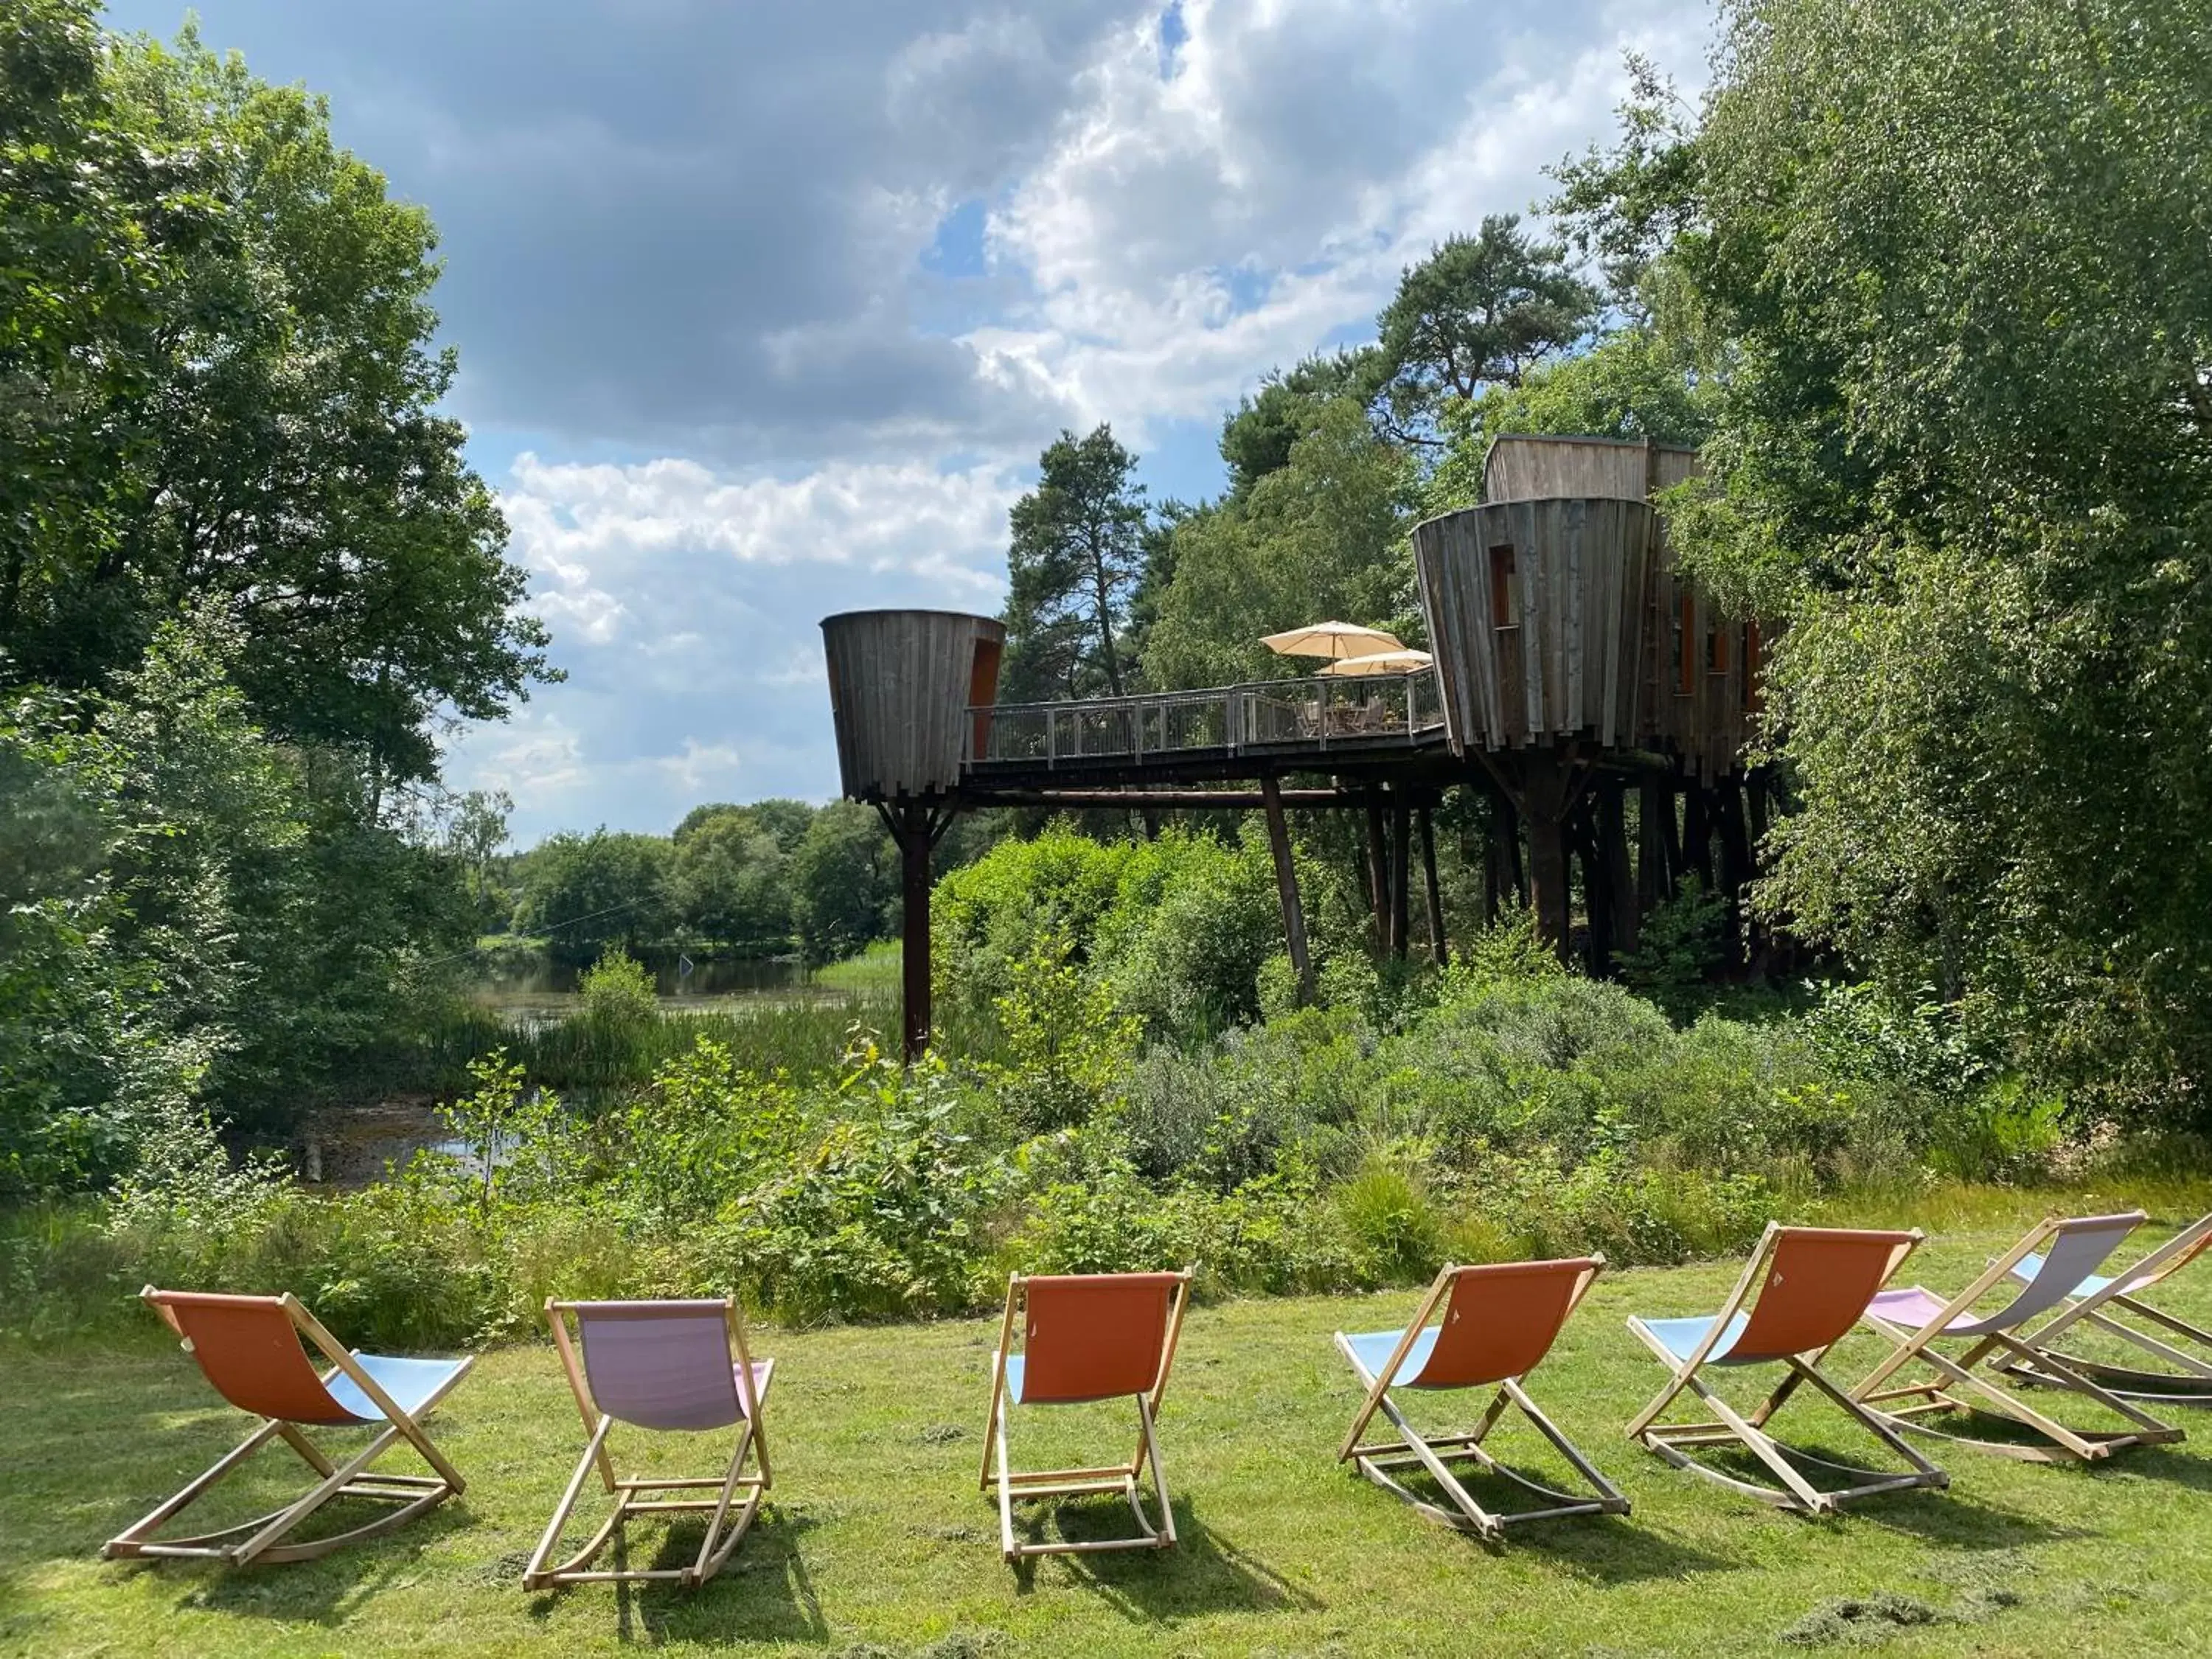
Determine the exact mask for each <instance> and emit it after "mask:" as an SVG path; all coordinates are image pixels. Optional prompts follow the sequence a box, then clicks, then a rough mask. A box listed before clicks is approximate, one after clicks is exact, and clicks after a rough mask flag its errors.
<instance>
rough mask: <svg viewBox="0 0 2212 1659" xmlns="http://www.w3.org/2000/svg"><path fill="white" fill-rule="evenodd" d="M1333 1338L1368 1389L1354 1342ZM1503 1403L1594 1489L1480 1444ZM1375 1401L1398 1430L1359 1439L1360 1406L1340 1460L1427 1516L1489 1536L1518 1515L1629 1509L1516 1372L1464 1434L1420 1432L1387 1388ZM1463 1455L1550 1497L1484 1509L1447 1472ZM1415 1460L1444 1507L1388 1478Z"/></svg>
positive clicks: (1495, 1537)
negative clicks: (1530, 1473) (1545, 1477)
mask: <svg viewBox="0 0 2212 1659" xmlns="http://www.w3.org/2000/svg"><path fill="white" fill-rule="evenodd" d="M1336 1346H1337V1348H1338V1350H1339V1352H1341V1353H1342V1354H1343V1355H1344V1357H1345V1358H1346V1359H1348V1360H1350V1361H1351V1362H1352V1370H1354V1372H1355V1373H1356V1374H1357V1375H1358V1376H1359V1377H1360V1378H1361V1379H1362V1380H1363V1381H1364V1382H1365V1383H1367V1385H1368V1387H1369V1388H1370V1389H1372V1388H1373V1387H1374V1379H1373V1377H1372V1376H1369V1374H1368V1372H1367V1370H1366V1368H1365V1367H1364V1366H1363V1365H1362V1364H1360V1362H1359V1358H1358V1355H1357V1354H1355V1353H1354V1352H1352V1345H1351V1344H1350V1343H1349V1342H1347V1341H1346V1340H1345V1339H1344V1338H1343V1337H1342V1336H1341V1335H1340V1336H1339V1337H1338V1338H1337V1344H1336ZM1508 1406H1511V1407H1515V1408H1516V1409H1517V1410H1518V1411H1519V1412H1520V1413H1521V1414H1522V1416H1523V1417H1525V1418H1527V1419H1528V1421H1529V1422H1530V1423H1532V1424H1534V1425H1535V1427H1536V1430H1537V1431H1538V1432H1539V1433H1541V1435H1542V1436H1543V1437H1545V1438H1546V1439H1547V1440H1548V1441H1550V1442H1551V1443H1552V1444H1553V1447H1554V1448H1555V1449H1557V1450H1558V1451H1559V1455H1561V1456H1562V1457H1564V1458H1565V1459H1566V1460H1567V1462H1570V1463H1571V1464H1572V1465H1574V1468H1575V1472H1576V1473H1577V1474H1579V1475H1581V1476H1582V1478H1583V1480H1587V1481H1588V1482H1589V1484H1590V1486H1592V1487H1593V1488H1595V1491H1596V1492H1597V1494H1598V1495H1597V1496H1596V1497H1595V1498H1585V1497H1578V1496H1577V1495H1576V1494H1575V1493H1573V1492H1559V1491H1556V1490H1554V1489H1553V1488H1552V1487H1550V1486H1541V1485H1539V1484H1538V1483H1537V1482H1535V1481H1534V1480H1528V1478H1527V1477H1526V1476H1523V1475H1521V1474H1516V1473H1515V1472H1514V1471H1513V1470H1511V1469H1510V1468H1506V1467H1505V1465H1504V1464H1503V1463H1501V1462H1498V1460H1497V1459H1496V1458H1494V1457H1492V1455H1490V1453H1489V1452H1488V1451H1487V1450H1486V1449H1484V1447H1483V1440H1484V1438H1485V1437H1486V1436H1487V1435H1488V1434H1489V1433H1490V1431H1492V1429H1494V1428H1495V1427H1497V1426H1498V1420H1499V1419H1501V1418H1502V1417H1504V1414H1505V1410H1506V1407H1508ZM1373 1409H1374V1410H1375V1411H1378V1412H1380V1413H1383V1416H1384V1417H1386V1418H1388V1419H1389V1420H1390V1424H1391V1426H1392V1427H1394V1428H1395V1429H1396V1430H1397V1431H1398V1433H1399V1435H1400V1438H1399V1439H1396V1440H1390V1441H1373V1442H1361V1441H1360V1439H1359V1436H1360V1435H1361V1433H1362V1432H1364V1430H1365V1429H1366V1427H1367V1424H1368V1422H1369V1420H1370V1414H1369V1413H1363V1414H1362V1415H1361V1417H1360V1418H1359V1419H1358V1420H1357V1421H1355V1422H1354V1423H1353V1425H1352V1434H1351V1437H1350V1438H1349V1439H1348V1440H1347V1441H1346V1445H1345V1449H1344V1450H1343V1451H1341V1452H1340V1453H1339V1454H1338V1461H1339V1462H1345V1461H1346V1460H1349V1461H1350V1462H1352V1465H1353V1467H1354V1468H1357V1469H1358V1471H1359V1472H1360V1474H1364V1475H1365V1476H1366V1477H1367V1478H1368V1479H1369V1480H1372V1481H1373V1482H1374V1483H1375V1484H1376V1486H1381V1487H1383V1489H1384V1490H1385V1491H1387V1492H1395V1493H1396V1494H1397V1495H1398V1496H1399V1497H1401V1498H1404V1499H1405V1500H1406V1501H1407V1503H1408V1504H1412V1505H1413V1507H1414V1509H1416V1510H1419V1512H1420V1513H1421V1514H1422V1515H1424V1516H1427V1517H1428V1518H1429V1519H1430V1520H1431V1521H1435V1522H1440V1523H1442V1524H1443V1525H1444V1526H1447V1527H1456V1528H1460V1529H1461V1530H1462V1531H1464V1532H1472V1533H1474V1534H1476V1535H1477V1536H1478V1537H1480V1538H1483V1539H1485V1540H1487V1541H1491V1542H1492V1543H1495V1542H1497V1541H1499V1540H1501V1539H1503V1538H1504V1536H1505V1529H1506V1528H1508V1527H1510V1526H1517V1525H1518V1524H1520V1523H1521V1522H1524V1521H1549V1520H1554V1519H1557V1518H1558V1517H1559V1516H1569V1515H1626V1514H1627V1513H1628V1509H1629V1505H1628V1499H1627V1498H1626V1497H1625V1496H1623V1495H1622V1493H1621V1492H1620V1489H1619V1488H1617V1487H1616V1486H1613V1483H1612V1482H1611V1481H1610V1480H1607V1479H1606V1478H1605V1476H1604V1475H1603V1474H1600V1473H1599V1472H1598V1470H1597V1468H1595V1466H1594V1465H1593V1464H1592V1463H1591V1462H1590V1461H1589V1459H1588V1458H1586V1457H1584V1456H1583V1454H1582V1452H1581V1451H1580V1449H1577V1447H1576V1445H1575V1443H1573V1442H1572V1441H1571V1440H1569V1439H1568V1438H1567V1437H1566V1436H1565V1435H1564V1434H1563V1433H1561V1432H1560V1431H1559V1427H1558V1425H1555V1424H1553V1421H1552V1420H1551V1419H1549V1418H1548V1417H1547V1416H1545V1415H1544V1413H1542V1412H1541V1411H1540V1410H1539V1409H1537V1406H1536V1402H1535V1401H1533V1400H1531V1399H1529V1397H1528V1393H1527V1391H1526V1390H1524V1389H1522V1386H1521V1383H1520V1381H1519V1379H1518V1378H1515V1377H1508V1378H1506V1379H1505V1380H1504V1382H1503V1383H1500V1384H1499V1385H1498V1392H1497V1393H1496V1394H1495V1395H1492V1397H1491V1401H1490V1405H1489V1408H1488V1409H1487V1410H1486V1411H1485V1412H1484V1413H1483V1414H1482V1419H1481V1420H1480V1422H1478V1423H1477V1424H1476V1425H1475V1426H1474V1428H1473V1429H1471V1430H1469V1431H1468V1432H1467V1433H1465V1434H1454V1435H1436V1436H1429V1437H1424V1436H1423V1435H1421V1434H1420V1433H1419V1431H1417V1430H1416V1429H1415V1428H1414V1427H1413V1425H1412V1424H1410V1423H1408V1422H1407V1420H1406V1418H1405V1414H1404V1413H1401V1411H1400V1410H1399V1409H1398V1406H1397V1402H1396V1401H1394V1400H1392V1399H1391V1397H1390V1395H1389V1392H1388V1391H1387V1390H1385V1391H1384V1392H1383V1393H1381V1394H1379V1395H1376V1396H1374V1405H1373ZM1461 1460H1468V1461H1472V1462H1474V1463H1476V1464H1477V1465H1479V1466H1480V1468H1482V1469H1483V1470H1484V1471H1485V1472H1486V1473H1488V1474H1497V1475H1503V1476H1504V1478H1505V1479H1506V1480H1510V1481H1512V1482H1513V1483H1514V1484H1515V1485H1516V1486H1520V1487H1522V1488H1523V1489H1524V1490H1526V1491H1528V1492H1534V1493H1535V1494H1536V1495H1537V1496H1538V1497H1539V1498H1548V1499H1549V1500H1551V1501H1550V1502H1549V1503H1547V1504H1544V1505H1542V1506H1541V1507H1539V1508H1536V1509H1532V1510H1515V1511H1513V1512H1511V1513H1510V1514H1498V1513H1494V1512H1492V1510H1486V1509H1485V1508H1483V1506H1482V1505H1481V1504H1479V1503H1477V1502H1476V1501H1475V1500H1474V1496H1473V1495H1472V1494H1471V1493H1470V1492H1468V1490H1467V1488H1466V1486H1463V1485H1462V1483H1461V1482H1460V1480H1459V1479H1458V1477H1456V1476H1455V1475H1454V1474H1452V1472H1451V1468H1450V1467H1449V1466H1450V1464H1451V1463H1452V1462H1456V1461H1461ZM1415 1467H1419V1468H1422V1469H1424V1470H1425V1471H1426V1472H1427V1474H1428V1476H1429V1478H1430V1479H1431V1480H1434V1481H1435V1482H1436V1483H1437V1486H1440V1487H1441V1488H1443V1492H1444V1495H1445V1496H1446V1497H1447V1498H1449V1499H1450V1500H1451V1502H1452V1505H1453V1507H1452V1508H1450V1509H1445V1508H1444V1507H1443V1506H1442V1505H1441V1504H1431V1503H1430V1502H1429V1501H1428V1500H1427V1499H1425V1498H1422V1497H1420V1496H1419V1494H1417V1493H1415V1492H1412V1491H1411V1490H1409V1489H1408V1488H1407V1486H1405V1485H1404V1484H1403V1483H1401V1481H1399V1480H1395V1479H1394V1478H1393V1477H1392V1475H1391V1474H1390V1473H1389V1472H1390V1471H1391V1470H1393V1469H1407V1468H1415Z"/></svg>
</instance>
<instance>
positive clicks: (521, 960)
mask: <svg viewBox="0 0 2212 1659" xmlns="http://www.w3.org/2000/svg"><path fill="white" fill-rule="evenodd" d="M635 954H636V956H637V959H638V960H639V961H640V962H641V963H643V964H644V966H645V970H646V972H647V973H648V974H650V975H653V990H654V991H655V992H656V993H658V994H659V996H660V997H661V998H662V1000H664V1001H665V1002H666V1003H667V1004H668V1006H669V1012H671V1013H674V1012H703V1011H705V1010H708V1009H710V1008H727V1007H731V1006H734V1005H737V1004H740V1003H762V1002H783V1001H793V1000H812V999H814V998H817V997H829V996H836V995H839V994H841V993H839V992H836V991H834V990H832V989H831V988H830V987H827V986H823V985H821V984H818V983H817V981H816V980H815V978H814V975H813V974H812V973H811V971H810V970H809V969H807V967H806V965H805V963H802V962H800V961H799V959H798V958H797V957H745V958H738V957H700V958H695V957H692V956H690V955H689V954H688V953H686V952H684V951H666V950H646V951H637V952H636V953H635ZM587 965H588V964H586V963H574V962H568V961H562V960H560V959H558V958H556V957H552V956H550V955H549V954H547V953H546V952H544V951H538V952H534V953H532V954H527V955H525V954H520V953H517V952H511V951H510V952H501V953H498V954H495V955H490V956H488V957H486V959H485V965H484V969H483V973H482V975H480V976H479V977H478V979H477V983H476V985H475V986H474V987H473V988H472V989H471V992H470V994H471V996H472V997H473V998H474V999H475V1000H477V1001H478V1002H480V1003H483V1005H484V1006H487V1007H491V1008H496V1009H498V1010H500V1011H501V1012H503V1013H505V1014H507V1015H508V1016H509V1017H510V1018H513V1019H514V1020H516V1021H517V1022H518V1023H521V1024H537V1023H539V1022H542V1021H544V1020H550V1019H558V1018H561V1017H562V1016H563V1015H565V1014H568V1013H571V1012H574V1010H575V1007H576V1006H577V1003H578V1001H579V997H580V994H579V992H578V990H577V986H578V984H579V982H580V981H581V980H582V979H583V976H584V973H585V970H586V967H587Z"/></svg>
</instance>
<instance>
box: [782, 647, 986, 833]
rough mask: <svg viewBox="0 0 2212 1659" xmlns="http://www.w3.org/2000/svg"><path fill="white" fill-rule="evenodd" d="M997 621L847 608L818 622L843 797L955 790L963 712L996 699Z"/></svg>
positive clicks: (963, 739) (965, 730) (964, 734)
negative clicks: (826, 673) (826, 666)
mask: <svg viewBox="0 0 2212 1659" xmlns="http://www.w3.org/2000/svg"><path fill="white" fill-rule="evenodd" d="M1005 646H1006V627H1005V624H1003V623H999V622H996V621H994V620H993V619H992V618H991V617H971V616H969V615H967V614H966V613H964V612H962V611H846V612H844V613H843V614H842V615H840V616H836V617H823V619H822V649H823V656H824V658H825V659H827V660H828V663H829V708H830V713H831V714H832V716H833V717H834V719H835V720H836V726H837V769H838V772H839V774H840V775H841V776H842V781H843V786H844V791H845V793H846V795H847V797H848V798H849V799H854V800H884V801H888V800H896V799H900V798H901V797H907V798H911V799H923V798H927V797H931V796H942V795H946V794H950V793H952V791H953V790H955V789H957V787H959V783H960V758H961V754H962V751H963V748H964V747H965V745H966V743H967V740H968V736H969V714H968V710H969V708H970V707H971V706H973V707H981V706H984V705H987V704H989V703H992V702H996V701H997V699H998V694H999V658H1000V653H1001V652H1002V651H1003V650H1004V648H1005Z"/></svg>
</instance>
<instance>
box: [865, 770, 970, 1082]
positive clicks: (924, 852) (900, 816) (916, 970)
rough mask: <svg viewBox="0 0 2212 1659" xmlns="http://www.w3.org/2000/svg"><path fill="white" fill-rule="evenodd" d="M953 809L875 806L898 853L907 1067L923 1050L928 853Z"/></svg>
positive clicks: (915, 803)
mask: <svg viewBox="0 0 2212 1659" xmlns="http://www.w3.org/2000/svg"><path fill="white" fill-rule="evenodd" d="M876 811H877V813H878V815H879V816H880V817H882V818H883V821H884V828H885V829H889V830H890V832H891V840H892V841H893V842H896V843H897V846H898V849H899V895H900V918H899V942H900V951H899V956H900V962H899V968H900V973H899V987H900V992H901V1000H902V1004H903V1008H902V1022H901V1023H902V1053H903V1054H904V1055H905V1058H906V1063H907V1064H908V1065H909V1066H911V1065H913V1064H914V1062H915V1060H919V1059H921V1056H922V1054H923V1053H924V1051H925V1050H927V1048H928V1047H929V1031H930V1006H929V854H930V852H931V850H932V849H933V848H935V847H936V845H937V843H938V841H939V838H941V837H942V836H944V834H945V830H946V829H950V828H951V824H952V819H953V815H954V812H955V811H956V809H955V808H953V807H952V806H951V805H931V804H930V803H928V802H927V801H920V800H911V799H901V800H899V801H898V802H897V804H896V805H884V803H883V802H881V801H878V802H877V803H876Z"/></svg>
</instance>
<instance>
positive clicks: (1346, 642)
mask: <svg viewBox="0 0 2212 1659" xmlns="http://www.w3.org/2000/svg"><path fill="white" fill-rule="evenodd" d="M1260 643H1261V644H1262V645H1264V646H1266V647H1267V649H1268V650H1270V651H1273V652H1275V653H1278V654H1279V655H1281V656H1285V657H1327V658H1328V659H1329V660H1330V661H1331V662H1342V661H1343V660H1344V659H1346V658H1347V657H1371V656H1374V655H1375V654H1376V653H1377V652H1382V651H1403V650H1404V649H1405V648H1406V642H1405V641H1403V640H1401V639H1400V638H1399V637H1398V636H1397V635H1395V634H1386V633H1384V632H1383V630H1382V629H1379V628H1361V627H1359V626H1358V624H1357V623H1342V622H1322V623H1308V624H1307V625H1306V626H1305V627H1304V628H1291V629H1285V630H1284V631H1283V632H1282V633H1280V634H1270V635H1267V636H1266V637H1265V638H1264V639H1262V640H1261V641H1260Z"/></svg>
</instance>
